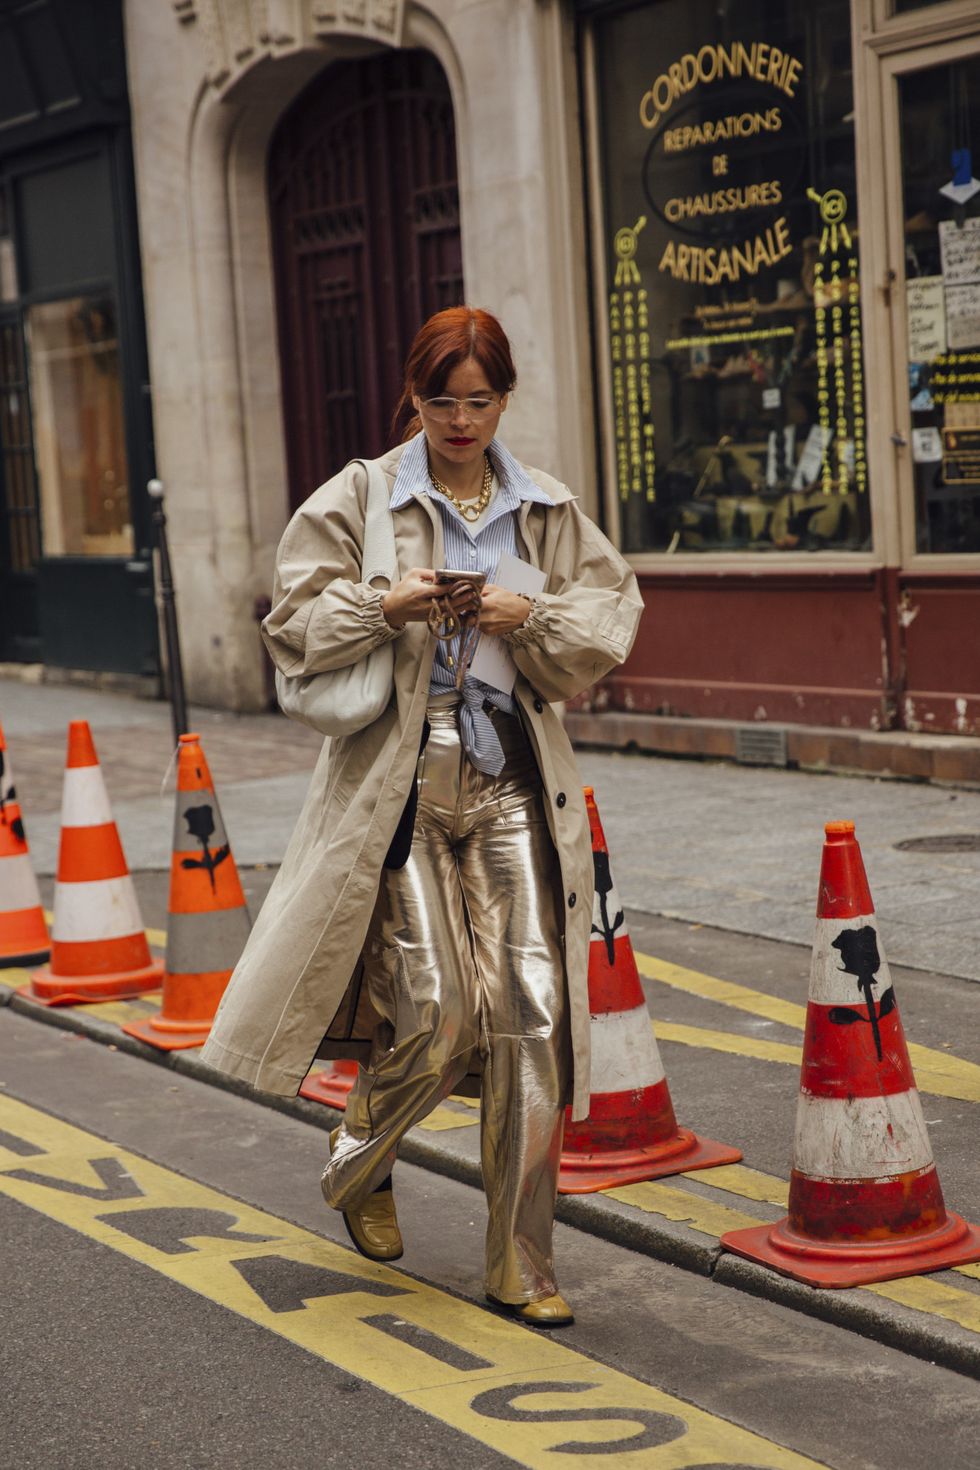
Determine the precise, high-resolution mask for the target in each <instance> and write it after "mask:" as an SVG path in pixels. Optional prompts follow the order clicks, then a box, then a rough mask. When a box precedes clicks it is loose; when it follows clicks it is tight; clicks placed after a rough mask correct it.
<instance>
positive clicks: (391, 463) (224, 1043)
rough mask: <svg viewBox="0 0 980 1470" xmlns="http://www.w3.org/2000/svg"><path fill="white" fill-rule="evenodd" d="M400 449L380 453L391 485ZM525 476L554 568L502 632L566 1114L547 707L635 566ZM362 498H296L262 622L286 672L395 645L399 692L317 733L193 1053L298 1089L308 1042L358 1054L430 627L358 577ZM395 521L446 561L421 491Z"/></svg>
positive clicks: (584, 1109)
mask: <svg viewBox="0 0 980 1470" xmlns="http://www.w3.org/2000/svg"><path fill="white" fill-rule="evenodd" d="M403 448H404V446H399V447H398V448H397V449H394V450H392V451H391V452H390V453H389V454H387V455H385V456H384V457H383V458H382V459H381V460H380V461H379V462H378V463H379V465H380V467H381V469H382V471H383V472H384V474H385V476H386V478H387V480H388V482H389V488H390V486H391V485H393V484H394V479H395V473H396V470H397V468H398V461H399V459H400V457H401V454H402V452H403ZM527 473H528V474H529V475H530V477H531V478H532V479H533V480H534V481H535V483H536V484H538V485H540V486H541V487H542V488H543V489H544V490H545V491H546V492H547V493H548V494H549V495H550V496H551V497H552V498H553V499H554V501H555V502H556V504H555V505H554V506H553V507H551V506H546V505H541V504H535V503H532V502H529V501H525V502H524V503H523V504H522V506H521V510H520V513H519V516H518V529H517V535H518V546H519V548H520V549H521V552H522V555H523V556H525V557H526V558H527V559H528V561H530V562H531V563H532V564H533V565H534V566H539V567H541V568H543V569H544V570H545V571H546V572H547V574H548V580H547V582H546V584H545V591H544V593H543V594H542V596H541V597H540V599H539V600H538V601H537V602H536V604H535V606H534V608H533V609H532V611H531V614H530V616H529V618H528V620H527V622H526V623H525V624H524V626H523V627H521V628H519V629H517V630H516V631H515V632H514V633H512V634H510V635H508V638H507V641H508V643H509V644H510V648H511V653H512V655H513V657H514V661H515V663H516V664H517V668H518V679H517V683H516V686H515V691H514V692H515V697H516V699H517V702H518V704H519V708H520V713H521V717H522V719H523V721H524V724H525V726H526V728H527V731H528V733H529V735H530V739H531V742H532V745H533V748H534V751H535V754H536V756H537V760H538V765H539V768H540V771H541V777H542V782H543V786H544V792H545V804H546V809H547V813H548V821H549V825H550V828H551V833H552V837H553V840H554V843H555V847H556V850H557V854H558V859H559V864H560V869H561V882H562V888H563V894H564V912H565V919H566V926H565V962H566V972H567V977H568V993H569V1002H570V1015H571V1037H572V1050H573V1056H574V1096H573V1099H572V1106H573V1116H574V1117H576V1118H584V1117H586V1116H587V1114H588V1110H589V1002H588V981H587V975H588V952H589V940H590V933H591V925H592V901H593V864H592V849H591V841H590V837H589V824H588V819H587V816H586V811H585V802H584V798H583V796H582V788H581V785H580V778H579V775H578V771H577V769H576V765H575V758H574V756H573V755H572V750H571V746H570V745H569V742H568V737H567V736H566V734H565V731H564V729H563V727H562V724H561V721H560V720H559V718H558V716H557V715H556V713H555V712H554V710H553V709H552V708H551V702H557V701H560V700H564V699H569V698H571V697H572V696H573V695H575V694H578V693H580V692H581V691H582V690H584V689H587V688H588V687H589V686H590V685H591V684H593V683H594V682H595V681H596V680H597V679H600V678H601V677H602V676H603V675H604V674H606V673H607V672H608V671H609V670H610V669H612V668H613V667H615V666H616V665H617V664H619V663H621V662H622V660H623V659H624V658H625V657H626V655H627V654H628V652H629V650H630V646H631V644H632V642H633V638H634V636H635V634H636V629H637V625H638V623H639V617H640V612H641V610H642V601H641V598H640V594H639V589H638V588H637V584H636V579H635V578H634V576H633V574H632V572H631V571H630V568H629V566H628V565H627V564H626V562H625V561H624V560H623V559H622V557H621V556H619V554H618V553H617V552H616V551H615V550H614V548H613V547H612V546H611V545H610V544H609V542H608V541H607V540H606V538H605V537H604V536H603V535H602V534H601V532H600V531H599V530H598V529H597V528H596V527H595V526H594V525H593V523H592V522H591V521H590V520H589V519H588V518H587V517H586V516H585V515H583V513H582V512H581V511H580V510H579V509H578V506H577V505H576V503H575V499H574V497H573V496H572V494H571V492H570V491H569V490H568V489H567V488H566V487H565V486H564V485H561V484H559V483H558V482H557V481H556V480H553V479H552V478H551V477H550V476H549V475H545V474H542V473H541V472H540V471H538V470H533V469H528V471H527ZM366 499H367V476H366V475H365V473H364V471H363V470H362V469H361V468H360V466H357V465H348V466H347V468H346V469H344V470H342V471H341V473H340V474H339V475H335V476H334V478H333V479H332V480H328V481H327V483H326V484H325V485H321V487H320V488H319V489H318V490H316V491H315V492H314V493H313V494H312V495H311V496H310V498H309V499H308V500H307V501H306V502H305V504H304V505H302V506H301V507H300V509H299V510H298V511H297V512H296V514H295V515H294V516H293V518H292V520H291V521H290V523H289V525H288V527H287V528H286V533H285V535H284V536H283V539H282V542H281V544H280V547H279V556H278V562H277V570H276V581H275V588H274V595H273V607H272V611H271V613H270V614H269V616H268V617H267V618H266V620H265V623H264V625H263V634H264V637H265V640H266V643H267V645H268V647H269V650H270V652H271V654H272V657H273V659H274V660H275V662H276V664H277V666H278V667H279V668H280V669H281V670H282V671H283V673H285V674H315V673H318V672H320V671H322V670H326V669H336V668H343V667H347V666H348V665H350V664H352V663H354V662H355V661H356V660H357V659H360V658H363V657H364V656H365V655H366V654H368V653H369V652H370V651H371V650H372V649H373V648H376V647H378V646H379V645H380V644H381V643H383V642H385V641H386V640H389V639H393V640H394V641H395V648H394V654H395V672H394V697H393V699H392V701H391V703H390V705H389V706H388V708H387V709H386V710H385V712H384V714H383V715H381V717H380V718H379V719H377V720H376V721H375V722H374V723H373V724H372V725H369V726H368V727H367V728H366V729H364V730H361V731H359V732H358V733H356V734H354V735H348V736H345V737H343V738H339V739H336V740H334V741H332V742H331V741H327V742H326V743H325V745H324V749H323V751H322V753H321V755H320V758H319V761H318V763H317V766H316V770H315V772H314V774H313V779H312V782H311V785H310V790H309V794H308V796H307V799H306V803H305V805H304V807H303V810H302V812H301V814H300V817H299V820H298V822H297V824H296V829H295V831H294V833H293V836H292V838H291V840H290V843H289V847H288V849H287V852H286V855H285V857H284V859H283V863H282V867H281V868H280V870H279V873H278V874H277V876H276V879H275V881H274V883H273V885H272V887H271V888H270V890H269V893H268V896H267V898H266V900H265V903H264V905H263V907H262V911H261V913H260V914H259V916H258V919H257V920H256V923H255V927H254V928H253V929H252V932H251V935H250V936H249V939H248V942H247V944H246V946H245V950H244V953H243V954H242V957H241V959H240V960H239V962H238V965H237V967H236V969H235V972H234V974H233V975H232V977H231V980H230V982H229V984H228V987H227V990H226V991H225V994H224V997H223V999H222V1002H221V1005H220V1007H219V1009H218V1013H217V1016H216V1017H215V1021H214V1025H213V1027H212V1029H211V1034H210V1036H209V1037H208V1040H207V1043H206V1045H205V1046H204V1049H203V1051H202V1057H203V1059H204V1061H205V1062H208V1063H210V1064H211V1065H212V1066H214V1067H217V1068H218V1069H220V1070H221V1071H224V1072H228V1073H230V1074H231V1075H232V1076H235V1077H239V1078H241V1079H243V1080H244V1081H246V1082H249V1083H251V1084H252V1085H253V1086H254V1087H257V1088H259V1089H261V1090H263V1091H266V1092H272V1093H280V1094H295V1093H296V1092H297V1091H298V1089H299V1086H300V1084H301V1082H302V1081H303V1078H304V1077H305V1076H306V1073H307V1071H308V1070H309V1068H310V1066H311V1065H312V1063H313V1060H314V1058H315V1057H317V1056H318V1055H319V1056H324V1057H325V1056H348V1057H350V1056H357V1057H359V1059H361V1060H365V1061H366V1060H367V1054H368V1045H369V1040H370V1035H371V1031H372V1029H373V1023H374V1021H375V1017H374V1016H373V1015H372V1014H371V1012H370V1011H369V1009H368V1008H367V1006H366V1003H365V1001H364V999H363V998H362V997H361V996H360V994H359V991H360V986H359V972H360V968H361V967H360V964H359V960H360V953H361V948H362V945H363V943H364V939H365V936H366V933H367V928H368V924H369V922H370V918H371V913H372V910H373V908H374V902H375V897H376V894H377V890H378V883H379V878H380V874H381V868H382V864H383V862H384V858H385V855H386V853H387V851H388V847H389V844H390V842H391V839H392V836H393V834H394V831H395V828H396V826H397V824H398V820H399V817H400V816H401V813H402V810H403V808H404V806H405V801H406V798H407V797H408V794H409V790H410V787H411V783H412V782H413V781H414V779H415V769H416V763H417V758H418V753H419V743H420V740H421V737H422V726H423V720H424V717H425V708H426V702H427V696H428V691H429V676H430V670H431V667H432V659H433V655H434V651H435V640H434V639H433V638H432V637H431V635H430V634H429V631H428V629H427V627H426V625H425V624H424V623H409V625H408V626H407V627H406V628H405V629H404V631H402V632H397V631H396V630H394V629H392V628H390V627H389V625H388V624H387V623H386V622H385V619H384V615H383V613H382V611H381V597H382V594H381V593H380V592H379V591H377V590H376V589H373V588H371V587H369V586H367V585H366V584H364V583H363V582H360V581H359V580H358V577H359V575H360V541H361V536H362V532H363V526H364V514H365V505H366ZM393 519H394V523H395V540H396V546H397V551H398V565H399V569H400V571H401V573H402V574H404V573H405V572H407V571H408V570H410V568H412V567H437V566H440V565H441V564H442V544H443V538H442V522H441V517H440V514H439V512H438V510H437V509H436V508H435V506H434V505H432V504H431V503H430V502H429V501H428V499H427V498H425V497H423V498H422V499H415V498H413V499H412V500H411V501H410V502H409V503H408V504H407V505H406V506H404V507H403V508H401V509H399V510H397V511H395V512H394V513H393ZM283 738H284V739H288V733H287V732H286V730H285V729H284V731H283ZM562 793H564V796H562ZM515 881H519V875H515ZM327 1033H329V1037H328V1035H327Z"/></svg>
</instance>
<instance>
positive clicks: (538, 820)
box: [322, 701, 570, 1302]
mask: <svg viewBox="0 0 980 1470" xmlns="http://www.w3.org/2000/svg"><path fill="white" fill-rule="evenodd" d="M492 718H493V720H494V725H495V728H496V730H497V734H498V737H499V739H500V742H501V745H502V746H503V749H504V753H505V756H506V763H505V765H504V768H503V770H502V771H501V773H500V775H499V776H496V777H494V776H487V775H484V774H482V773H481V772H480V771H477V770H476V769H475V767H474V766H472V765H471V764H470V762H469V761H468V760H467V759H466V757H465V755H464V753H463V751H462V749H461V746H460V736H459V726H458V718H457V711H456V708H455V707H454V706H453V705H452V704H450V705H448V706H447V705H446V704H445V703H444V702H442V701H440V702H439V703H437V704H435V705H432V706H430V708H429V722H430V724H431V726H432V733H431V735H430V736H429V741H428V744H427V745H426V748H425V751H424V752H423V754H422V756H421V758H420V762H419V769H420V776H419V806H418V815H417V818H416V823H415V835H414V838H413V842H412V850H411V855H410V857H409V860H408V863H407V864H406V866H405V867H404V868H400V869H396V870H391V871H385V872H384V873H383V875H382V880H381V887H380V890H379V893H378V901H377V905H376V907H375V911H374V915H373V918H372V921H371V927H370V930H369V933H368V939H367V943H366V945H365V951H364V959H365V975H364V979H365V983H366V984H367V985H368V986H369V987H370V991H369V993H370V996H371V1000H372V1002H373V1004H374V1006H375V1009H376V1010H377V1012H378V1014H379V1015H380V1016H381V1017H383V1021H382V1025H381V1026H380V1027H379V1029H378V1033H377V1034H376V1036H375V1041H374V1048H373V1054H372V1057H371V1062H370V1065H369V1066H368V1067H366V1068H361V1070H360V1072H359V1075H358V1078H357V1081H356V1082H355V1084H354V1088H353V1090H352V1091H351V1094H350V1098H349V1099H348V1103H347V1112H346V1118H345V1123H344V1127H343V1129H342V1130H341V1133H340V1136H339V1138H338V1139H337V1143H336V1148H335V1149H334V1152H333V1154H332V1156H331V1159H330V1162H329V1163H328V1164H327V1166H326V1168H325V1170H324V1173H323V1181H322V1182H323V1193H324V1197H325V1198H326V1201H327V1203H328V1204H329V1205H332V1206H333V1207H334V1208H336V1209H343V1208H345V1207H350V1206H353V1205H357V1204H360V1203H361V1202H362V1201H363V1200H364V1198H365V1197H366V1196H367V1195H368V1194H369V1193H370V1192H371V1191H372V1190H373V1189H375V1188H376V1187H377V1186H378V1185H379V1184H380V1183H381V1182H382V1181H383V1180H384V1178H385V1176H386V1175H387V1174H388V1173H389V1171H390V1169H391V1167H392V1164H393V1163H394V1160H395V1155H396V1152H397V1148H398V1144H399V1141H400V1139H401V1137H402V1135H403V1134H404V1133H406V1132H407V1131H408V1129H409V1128H411V1127H413V1125H414V1124H416V1123H418V1122H419V1121H420V1120H421V1119H422V1118H424V1117H425V1116H426V1114H427V1113H429V1112H430V1111H431V1110H432V1108H433V1107H435V1106H436V1104H437V1103H439V1102H441V1101H442V1100H443V1099H444V1098H445V1097H447V1096H448V1095H449V1093H450V1092H452V1090H453V1088H454V1087H455V1086H457V1084H458V1083H459V1081H460V1079H461V1078H462V1077H463V1076H464V1075H465V1073H466V1071H467V1068H468V1065H469V1063H470V1060H471V1058H472V1057H473V1054H474V1052H475V1051H477V1050H478V1051H479V1053H480V1055H481V1057H482V1060H483V1089H482V1099H481V1114H480V1124H481V1134H480V1149H481V1158H482V1165H483V1185H484V1189H485V1190H486V1195H487V1204H488V1208H489V1222H488V1226H487V1237H486V1289H487V1291H488V1292H489V1294H490V1295H491V1296H494V1297H496V1298H498V1300H500V1301H504V1302H528V1301H538V1300H540V1299H542V1298H543V1297H546V1296H550V1295H551V1294H552V1293H553V1292H555V1291H557V1285H556V1283H555V1276H554V1267H553V1264H552V1229H553V1222H554V1208H555V1192H556V1187H557V1179H558V1162H559V1154H560V1151H561V1142H562V1125H563V1119H564V1105H565V1095H566V1091H567V1085H568V1078H569V1069H570V1042H569V1035H568V1018H567V1007H566V992H565V968H564V959H563V953H562V943H561V938H560V928H559V915H558V898H559V896H560V891H561V890H560V884H559V883H558V880H557V860H556V857H555V851H554V847H553V845H552V841H551V837H550V834H549V832H548V827H547V823H546V820H545V814H544V807H543V802H542V794H541V778H540V776H539V774H538V769H537V764H536V762H535V760H534V756H533V754H532V752H531V749H530V746H529V745H528V742H527V737H526V735H525V734H524V730H523V727H522V725H521V723H520V720H519V719H518V718H517V717H516V716H514V715H505V714H502V713H500V712H499V711H494V713H493V715H492Z"/></svg>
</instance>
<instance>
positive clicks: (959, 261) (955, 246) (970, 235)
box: [939, 219, 980, 346]
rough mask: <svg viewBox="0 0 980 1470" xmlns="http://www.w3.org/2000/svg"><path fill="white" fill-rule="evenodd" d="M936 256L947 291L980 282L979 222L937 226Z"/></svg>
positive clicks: (950, 221)
mask: <svg viewBox="0 0 980 1470" xmlns="http://www.w3.org/2000/svg"><path fill="white" fill-rule="evenodd" d="M939 253H940V255H941V257H942V263H943V280H944V281H945V282H946V286H947V288H948V287H950V286H968V285H970V284H971V283H972V282H973V281H980V219H967V220H964V221H963V223H962V224H961V225H958V224H957V223H956V221H955V220H951V219H944V220H943V221H942V223H941V224H940V226H939ZM950 346H952V343H950Z"/></svg>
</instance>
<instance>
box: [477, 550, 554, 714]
mask: <svg viewBox="0 0 980 1470" xmlns="http://www.w3.org/2000/svg"><path fill="white" fill-rule="evenodd" d="M491 580H492V581H493V583H494V585H495V586H497V587H505V588H506V589H507V591H508V592H526V593H527V595H528V597H536V596H537V594H538V593H539V592H543V591H544V584H545V582H546V581H547V580H548V578H547V576H546V575H545V573H544V572H543V571H541V569H540V567H532V566H531V565H530V564H529V563H528V562H526V561H521V559H520V557H519V556H512V555H511V553H510V552H509V551H505V552H504V554H503V556H502V557H501V558H500V561H499V562H498V563H497V570H496V572H495V574H494V576H493V577H492V578H491ZM469 672H470V673H471V674H472V676H473V678H474V679H482V680H483V682H484V684H489V685H490V687H491V689H499V690H500V691H501V692H502V693H503V694H510V693H511V691H512V690H513V688H514V680H515V679H516V678H517V666H516V664H515V663H514V660H513V659H512V658H511V656H510V653H509V652H508V649H507V645H506V643H504V642H503V641H502V640H501V639H500V638H494V637H492V636H491V635H490V634H488V633H481V635H480V641H479V643H478V644H477V648H476V653H475V654H474V655H473V661H472V663H471V664H470V669H469Z"/></svg>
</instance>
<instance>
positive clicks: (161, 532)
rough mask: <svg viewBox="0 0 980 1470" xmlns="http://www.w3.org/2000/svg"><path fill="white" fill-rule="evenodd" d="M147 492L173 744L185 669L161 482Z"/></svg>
mask: <svg viewBox="0 0 980 1470" xmlns="http://www.w3.org/2000/svg"><path fill="white" fill-rule="evenodd" d="M146 493H147V494H148V495H149V497H150V499H151V500H152V502H153V513H152V516H151V520H152V522H153V529H154V531H155V532H156V540H157V549H158V551H159V553H160V605H161V607H162V609H163V636H164V639H165V640H166V644H167V684H168V693H169V695H170V713H171V718H172V720H173V727H174V745H178V744H179V743H180V737H181V735H186V734H187V702H186V700H185V698H184V669H183V665H182V664H181V661H180V634H179V632H178V629H177V605H176V602H175V599H174V582H173V575H172V573H171V570H170V548H169V547H168V545H167V516H166V512H165V511H164V508H163V481H162V480H148V481H147V484H146Z"/></svg>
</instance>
